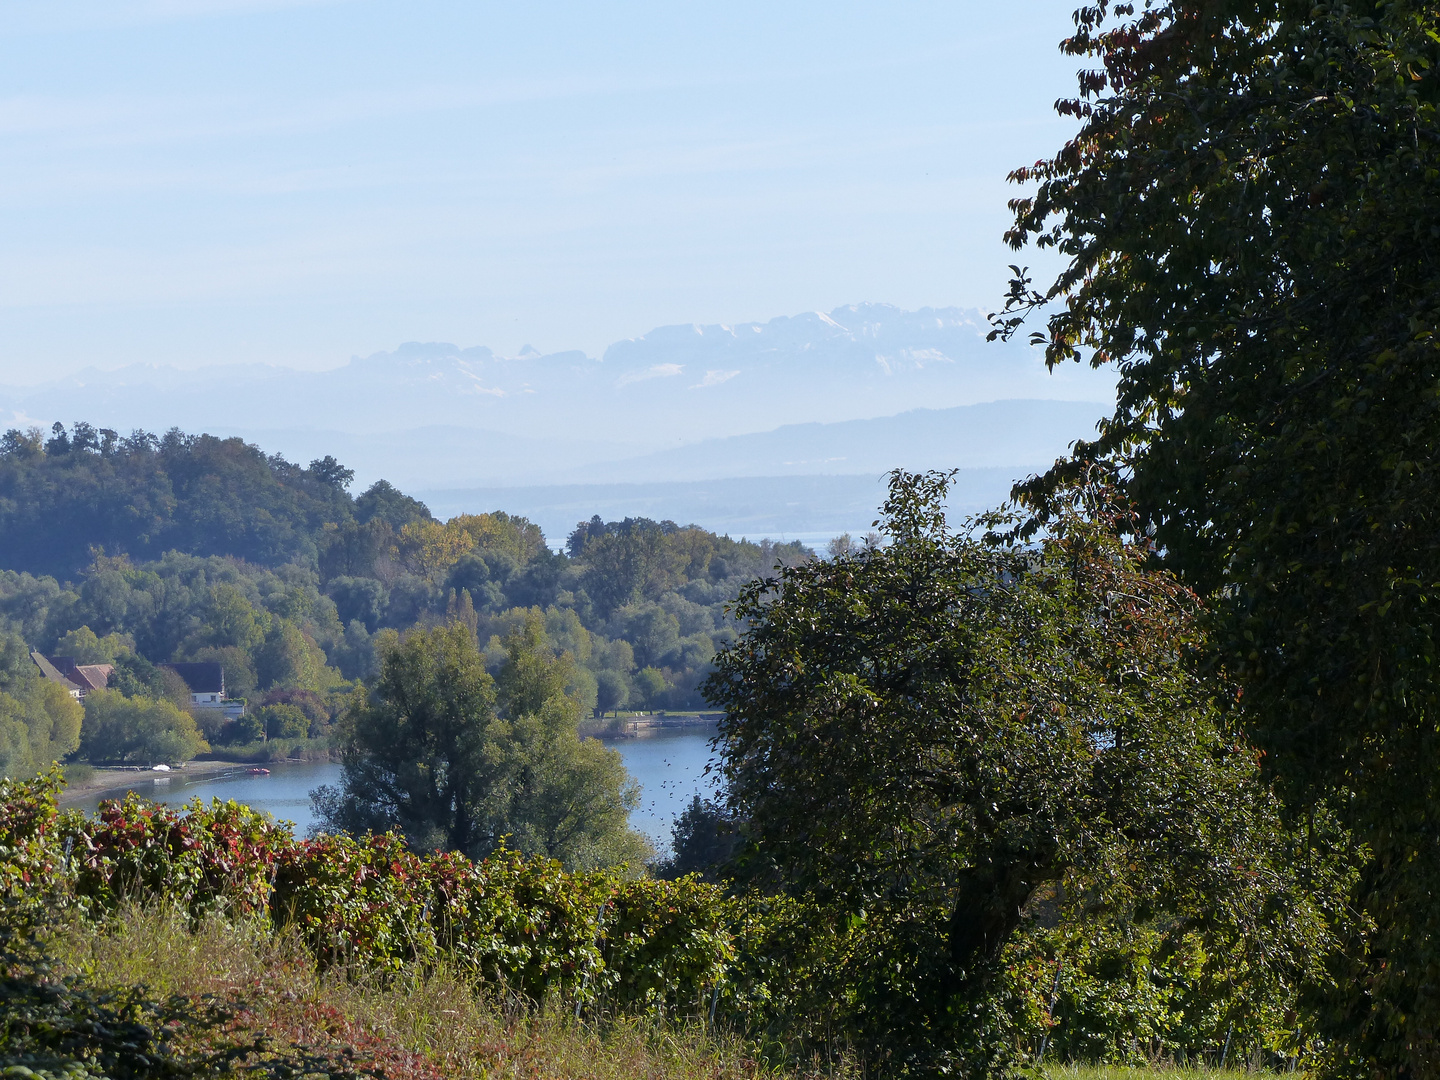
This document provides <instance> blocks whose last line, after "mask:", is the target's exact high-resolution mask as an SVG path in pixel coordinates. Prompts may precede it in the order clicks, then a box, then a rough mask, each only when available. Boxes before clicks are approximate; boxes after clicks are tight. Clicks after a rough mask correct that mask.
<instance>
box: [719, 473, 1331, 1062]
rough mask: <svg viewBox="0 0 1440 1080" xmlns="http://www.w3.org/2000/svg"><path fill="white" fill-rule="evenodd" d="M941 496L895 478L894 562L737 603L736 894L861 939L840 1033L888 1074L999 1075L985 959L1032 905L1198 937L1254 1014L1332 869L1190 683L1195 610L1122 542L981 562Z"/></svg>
mask: <svg viewBox="0 0 1440 1080" xmlns="http://www.w3.org/2000/svg"><path fill="white" fill-rule="evenodd" d="M944 494H945V481H944V478H943V477H937V476H930V477H919V476H905V475H899V476H897V477H896V479H895V480H894V483H893V486H892V489H891V495H890V499H889V501H888V502H887V504H886V508H885V522H884V525H885V531H886V533H887V534H888V535H889V537H890V538H891V540H892V542H891V543H890V544H889V545H887V546H882V547H866V548H864V549H861V550H860V551H858V552H856V553H853V554H848V555H843V556H840V557H837V558H835V559H832V560H828V561H824V562H815V563H811V564H808V565H805V566H801V567H796V568H792V569H788V570H785V571H783V573H782V574H781V576H780V577H779V578H778V579H771V580H766V581H761V582H757V583H755V584H753V585H751V586H750V587H749V588H747V589H746V591H745V592H744V593H742V595H741V599H740V602H739V605H738V610H737V615H738V617H739V618H740V619H741V621H742V624H743V625H745V626H746V629H745V631H744V633H743V635H742V636H741V638H740V640H739V641H738V642H737V643H736V644H735V645H734V646H733V647H731V648H729V649H727V650H726V651H724V652H722V653H721V654H720V656H719V658H718V659H717V662H716V663H717V672H716V674H715V675H714V676H713V677H712V678H711V680H710V682H709V684H708V686H707V692H708V694H709V695H710V697H711V699H712V700H714V701H715V702H716V703H717V704H720V705H723V706H724V707H725V710H726V715H725V719H724V721H723V722H722V725H721V732H722V734H723V736H724V737H725V738H724V742H723V770H724V775H725V778H726V780H727V781H728V797H729V800H730V803H731V808H732V810H733V812H734V814H735V816H736V817H737V818H738V819H739V820H740V821H742V822H743V823H744V825H743V828H744V829H745V831H746V834H747V839H748V841H749V843H750V845H751V848H750V855H749V861H750V863H751V870H750V873H751V876H752V877H755V878H758V879H759V880H760V882H761V883H762V887H766V888H775V889H778V890H780V891H782V892H787V893H789V894H790V895H791V896H793V897H796V898H799V899H801V900H803V901H804V902H806V903H810V904H813V905H815V907H816V909H817V910H818V912H820V914H819V915H818V916H817V919H816V925H817V926H818V925H821V924H824V925H826V926H829V927H830V928H832V932H833V933H835V934H838V935H840V936H848V937H850V938H853V939H854V941H855V944H854V945H852V946H849V947H847V949H846V956H845V959H844V961H843V962H836V963H832V964H829V965H824V966H825V967H826V968H827V970H826V972H825V974H824V975H823V976H822V978H823V979H824V980H825V981H826V986H825V987H824V992H823V993H822V994H820V995H819V996H820V997H822V998H825V999H827V1000H828V1001H831V1002H835V1003H837V1005H836V1008H837V1009H838V1010H839V1016H838V1017H837V1020H836V1023H837V1025H838V1026H839V1027H840V1029H841V1030H842V1031H843V1032H844V1033H845V1034H846V1035H847V1036H848V1037H850V1038H852V1039H854V1040H855V1041H856V1042H857V1043H858V1044H859V1046H860V1048H861V1050H862V1052H863V1053H864V1054H865V1055H866V1057H867V1059H868V1060H870V1061H871V1062H872V1063H873V1064H875V1065H876V1066H878V1067H882V1068H883V1069H885V1070H887V1071H891V1072H903V1071H918V1072H921V1073H927V1074H928V1073H930V1072H935V1073H941V1074H957V1075H982V1074H986V1073H988V1072H990V1071H992V1070H997V1069H1000V1068H1002V1067H1003V1066H1004V1064H1005V1062H1006V1061H1007V1059H1008V1056H1009V1055H1010V1054H1013V1052H1014V1048H1015V1043H1016V1034H1017V1033H1016V1032H1015V1031H1014V1030H1012V1028H1011V1027H1010V1026H1009V1025H1010V1024H1011V1023H1012V1022H1013V1019H1014V1017H1013V1016H1012V1015H1010V1014H1009V1012H1010V1011H1009V1010H1007V1009H1006V1008H1005V1006H1004V1004H1003V1001H1002V998H1003V993H1002V990H1001V985H1000V984H1001V982H1002V981H1003V980H1002V962H1001V961H1002V954H1003V952H1004V950H1005V948H1006V946H1007V944H1010V943H1011V941H1012V939H1013V937H1014V935H1015V933H1016V931H1017V929H1018V928H1019V927H1020V925H1021V922H1022V919H1023V918H1024V917H1025V915H1026V913H1027V911H1029V910H1032V909H1033V906H1034V905H1035V904H1036V903H1038V902H1041V901H1042V899H1043V902H1044V903H1045V904H1048V905H1050V906H1051V908H1052V909H1053V906H1054V905H1055V904H1061V905H1062V906H1064V905H1066V904H1071V903H1073V904H1075V905H1076V906H1077V911H1079V910H1080V909H1083V911H1084V912H1086V913H1089V914H1090V915H1094V914H1096V913H1098V912H1102V911H1112V912H1113V911H1119V910H1122V909H1123V910H1124V911H1126V912H1129V913H1131V915H1132V916H1133V917H1134V918H1137V919H1141V920H1148V921H1152V922H1153V921H1158V922H1159V923H1160V924H1161V925H1163V926H1165V927H1168V928H1169V929H1171V930H1174V931H1175V932H1177V933H1182V934H1183V933H1184V932H1186V931H1187V930H1193V929H1195V928H1197V927H1198V928H1202V929H1203V931H1204V932H1205V933H1206V934H1209V935H1213V936H1212V937H1211V939H1210V941H1209V944H1208V946H1207V947H1208V949H1209V952H1210V955H1211V956H1212V957H1213V958H1214V959H1215V960H1216V961H1217V962H1220V963H1222V964H1224V963H1233V964H1235V965H1236V966H1237V969H1238V968H1239V967H1248V969H1249V970H1250V971H1252V972H1254V973H1257V974H1255V976H1254V980H1253V982H1254V985H1252V986H1251V988H1250V989H1251V990H1253V991H1255V992H1256V994H1258V995H1259V996H1261V997H1263V996H1264V995H1265V993H1266V992H1267V991H1265V990H1262V989H1261V987H1260V984H1262V983H1265V982H1266V980H1275V979H1282V980H1283V978H1284V977H1286V975H1287V974H1288V976H1292V977H1293V976H1294V975H1295V974H1296V973H1298V972H1299V971H1300V970H1302V969H1303V968H1304V967H1305V965H1306V962H1307V961H1306V957H1307V955H1308V953H1307V946H1306V945H1305V942H1307V941H1311V940H1313V938H1314V934H1315V933H1316V923H1315V919H1314V915H1315V913H1314V910H1313V908H1312V903H1314V902H1315V901H1317V900H1318V899H1319V898H1321V897H1323V896H1325V895H1326V894H1327V891H1328V890H1329V889H1330V884H1329V882H1330V876H1329V875H1330V872H1329V870H1327V869H1324V868H1323V865H1324V864H1325V863H1326V860H1324V859H1319V858H1316V859H1307V858H1306V857H1302V856H1301V855H1300V853H1299V851H1298V850H1297V849H1295V848H1293V847H1292V841H1293V838H1291V837H1288V836H1287V835H1285V834H1284V833H1283V832H1282V831H1281V830H1279V829H1278V828H1277V827H1276V825H1277V822H1276V818H1275V815H1274V813H1273V812H1272V810H1271V807H1270V800H1269V797H1268V793H1267V792H1266V791H1265V790H1264V789H1263V787H1261V786H1260V785H1259V784H1258V783H1257V782H1256V769H1255V763H1254V756H1253V751H1251V750H1250V749H1249V748H1248V747H1247V745H1246V744H1245V743H1244V741H1243V740H1241V739H1239V738H1237V737H1236V736H1235V734H1234V733H1233V732H1232V731H1230V730H1228V729H1227V727H1226V723H1225V715H1226V714H1225V710H1224V709H1223V708H1222V703H1221V702H1217V701H1216V700H1215V697H1214V687H1213V684H1211V683H1210V682H1207V681H1206V680H1203V679H1201V678H1198V677H1197V676H1195V675H1194V674H1193V673H1191V672H1190V671H1189V670H1188V669H1187V666H1186V664H1185V660H1186V657H1187V653H1188V652H1189V650H1191V649H1192V648H1194V647H1195V646H1196V645H1197V644H1198V643H1199V631H1198V627H1197V622H1196V617H1197V615H1198V614H1199V607H1198V604H1197V602H1196V598H1195V597H1194V595H1193V594H1192V593H1191V592H1190V591H1189V590H1187V589H1185V588H1184V587H1183V586H1181V585H1180V584H1179V583H1178V582H1176V581H1175V580H1174V579H1173V578H1172V577H1171V576H1170V575H1167V574H1165V573H1159V572H1151V571H1148V570H1146V569H1145V567H1144V565H1143V564H1144V562H1145V561H1146V559H1147V558H1148V556H1149V554H1150V549H1149V547H1148V545H1146V544H1143V543H1142V544H1139V545H1133V544H1132V545H1127V544H1125V543H1123V542H1122V541H1121V540H1120V538H1119V537H1118V536H1117V534H1116V531H1115V528H1114V526H1115V524H1116V523H1115V522H1114V521H1108V522H1100V523H1096V522H1091V521H1087V520H1085V519H1084V518H1082V517H1080V516H1076V515H1068V516H1067V517H1066V519H1065V520H1064V521H1062V522H1060V523H1059V524H1058V526H1057V528H1056V530H1055V531H1053V532H1052V534H1051V535H1050V536H1048V537H1047V538H1046V539H1045V541H1044V542H1043V543H1042V544H1040V545H1038V546H1035V547H1004V546H996V545H990V544H986V543H983V542H981V541H980V540H978V539H976V538H975V536H974V533H973V532H971V531H969V530H961V531H959V532H954V531H951V530H950V529H949V528H948V526H947V525H946V522H945V517H944V513H943V500H944ZM972 524H973V523H972ZM1301 864H1304V867H1305V868H1306V869H1308V870H1311V871H1312V872H1313V876H1312V877H1311V879H1310V880H1308V881H1307V882H1306V884H1305V885H1304V886H1300V885H1299V884H1298V879H1297V878H1296V877H1295V876H1294V873H1293V872H1292V868H1293V870H1299V869H1301ZM1272 989H1273V986H1272ZM1021 1034H1025V1033H1023V1032H1022V1033H1021Z"/></svg>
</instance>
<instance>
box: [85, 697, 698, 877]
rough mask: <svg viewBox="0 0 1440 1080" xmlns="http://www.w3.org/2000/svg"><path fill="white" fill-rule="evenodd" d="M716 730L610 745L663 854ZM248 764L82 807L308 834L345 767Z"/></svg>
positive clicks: (667, 731)
mask: <svg viewBox="0 0 1440 1080" xmlns="http://www.w3.org/2000/svg"><path fill="white" fill-rule="evenodd" d="M714 737H715V727H714V725H706V726H703V727H683V728H654V729H651V730H648V731H646V732H644V733H643V734H641V735H639V736H636V737H634V738H628V739H607V740H606V745H607V746H610V747H613V748H614V749H615V750H618V751H619V752H620V757H621V758H622V759H623V760H624V762H625V768H626V769H628V770H629V771H630V775H631V776H633V777H634V778H635V780H636V781H637V782H638V783H639V784H640V792H641V794H640V805H639V806H637V807H636V808H635V810H634V811H632V812H631V814H630V823H631V824H632V825H633V826H634V827H635V828H637V829H639V830H640V831H641V832H643V833H644V834H645V835H646V836H648V837H649V838H650V841H651V842H652V843H653V844H654V845H655V847H656V849H657V850H658V851H660V852H662V853H663V852H666V851H668V850H669V848H670V828H671V826H672V825H673V824H674V822H675V818H676V817H677V816H679V814H680V812H681V811H682V810H684V809H685V807H686V805H687V804H688V803H689V802H690V799H691V797H692V796H694V795H706V796H710V795H713V794H714V793H715V791H716V788H715V785H714V782H713V779H712V778H708V777H706V776H705V775H704V773H705V765H706V763H707V762H709V761H710V760H711V758H712V757H713V756H714V755H713V752H712V751H711V749H710V740H711V739H713V738H714ZM249 767H250V766H248V765H237V766H236V767H235V770H234V771H233V772H227V773H219V774H211V775H210V776H205V777H197V778H196V779H194V780H186V778H185V776H184V774H183V773H178V772H177V773H171V774H170V775H169V776H165V777H159V778H155V777H154V774H151V773H136V774H135V779H134V781H133V782H132V783H131V784H130V786H129V787H122V788H118V789H115V790H112V791H106V792H102V793H100V794H97V795H94V796H92V797H91V798H89V799H86V800H83V801H81V802H78V803H76V804H75V808H76V809H77V810H83V811H85V812H86V813H87V814H92V813H94V812H95V808H96V807H97V806H99V804H100V801H101V799H118V798H123V797H124V795H125V792H127V791H134V792H135V793H136V794H138V795H142V796H144V797H145V798H147V799H154V800H155V801H156V802H160V803H167V804H169V805H171V806H180V805H183V804H184V803H187V802H189V801H190V800H191V799H193V798H196V797H197V796H198V797H199V798H201V799H203V800H204V801H206V802H209V801H210V800H211V799H212V798H215V799H234V800H235V801H236V802H239V803H246V804H248V805H249V806H252V807H254V808H255V809H256V810H263V811H265V812H266V813H268V814H271V815H273V816H274V817H275V818H277V819H279V820H282V821H289V822H291V823H293V824H294V826H295V832H296V835H299V836H303V835H305V832H306V830H307V829H309V827H310V826H311V825H312V824H313V823H314V821H315V815H314V814H313V813H312V812H311V810H310V792H311V791H312V790H313V789H315V788H317V787H319V786H320V785H321V784H338V783H339V782H340V766H339V765H338V764H336V763H334V762H328V761H327V762H296V763H294V764H274V763H272V764H268V765H267V766H266V768H268V769H269V770H270V775H269V776H250V775H248V774H247V773H246V771H245V770H246V769H248V768H249Z"/></svg>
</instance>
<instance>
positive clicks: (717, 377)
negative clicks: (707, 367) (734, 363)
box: [690, 371, 740, 390]
mask: <svg viewBox="0 0 1440 1080" xmlns="http://www.w3.org/2000/svg"><path fill="white" fill-rule="evenodd" d="M739 374H740V372H738V371H707V372H705V377H704V378H703V379H701V380H700V381H699V382H697V383H696V384H695V385H694V386H692V387H690V389H691V390H699V389H701V388H703V387H706V386H719V385H720V384H721V383H723V382H729V381H730V380H731V379H733V378H734V377H735V376H736V375H739Z"/></svg>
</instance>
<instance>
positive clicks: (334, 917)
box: [0, 771, 732, 1009]
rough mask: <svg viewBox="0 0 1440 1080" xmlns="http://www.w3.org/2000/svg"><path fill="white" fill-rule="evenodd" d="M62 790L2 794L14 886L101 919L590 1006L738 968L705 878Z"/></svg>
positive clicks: (693, 997) (10, 888) (37, 785)
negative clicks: (298, 830)
mask: <svg viewBox="0 0 1440 1080" xmlns="http://www.w3.org/2000/svg"><path fill="white" fill-rule="evenodd" d="M60 783H61V780H60V776H59V773H58V771H52V772H51V773H50V774H49V775H47V776H45V777H40V778H38V779H36V780H34V781H32V782H30V783H13V782H8V781H7V782H3V783H0V889H3V890H4V895H6V896H11V897H15V898H20V899H30V900H32V901H33V902H35V903H40V902H42V900H43V902H44V903H47V904H52V905H53V904H55V903H57V902H59V903H63V904H67V905H70V906H73V907H74V908H75V909H76V910H77V911H78V912H79V913H80V915H81V917H83V918H86V919H89V920H91V921H103V920H104V919H106V918H108V917H109V916H110V915H111V914H112V913H113V912H115V911H117V910H118V909H119V908H120V906H121V905H122V904H123V903H125V902H131V903H136V904H141V905H144V904H147V903H152V902H154V901H156V900H164V901H165V902H167V903H172V904H177V905H179V906H181V907H182V908H183V910H185V911H187V912H188V913H189V914H190V916H191V917H192V918H201V917H204V916H206V915H207V914H210V913H217V912H218V913H221V914H226V915H245V914H252V913H263V914H267V915H268V917H269V918H270V920H271V921H272V923H273V924H274V925H275V926H276V927H277V928H283V927H288V926H293V927H294V928H295V929H296V930H297V931H298V932H299V933H300V935H301V936H302V938H303V939H304V941H305V942H306V944H307V945H308V947H309V949H310V950H311V952H312V953H313V954H314V955H315V956H316V958H317V959H318V960H319V961H320V962H321V963H322V964H325V965H338V966H343V967H346V968H353V969H359V970H374V971H381V972H387V971H388V972H393V971H398V970H399V969H401V968H403V967H405V966H406V965H419V966H421V967H430V966H433V965H435V964H436V963H437V962H439V961H441V960H445V961H447V962H448V963H449V964H451V965H454V966H455V967H456V968H458V969H459V970H461V971H463V972H466V973H469V974H471V975H473V976H477V977H480V978H483V979H485V980H487V981H489V982H491V983H495V984H499V985H500V986H503V987H504V988H506V989H508V990H510V991H513V992H516V993H519V994H522V995H524V996H525V997H527V998H529V999H530V1000H532V1001H536V1002H539V1001H543V1000H544V999H546V998H547V997H550V996H552V995H558V996H559V997H560V998H562V999H563V1000H565V1001H567V1002H572V1003H574V1004H575V1005H576V1006H577V1007H579V1006H605V1007H610V1008H624V1009H634V1008H641V1009H650V1008H656V1007H662V1008H667V1009H668V1008H674V1007H683V1006H684V1005H686V1004H687V1003H694V1002H697V1001H699V1000H700V999H701V998H702V997H703V996H704V995H705V993H706V992H707V991H708V990H711V989H713V988H715V987H718V986H719V985H720V983H721V982H722V981H723V980H724V978H725V977H726V969H727V965H728V963H729V961H730V959H731V956H732V948H731V943H730V934H729V931H728V926H729V923H730V921H731V910H732V904H731V902H730V901H727V900H726V899H725V898H724V896H723V894H722V893H721V891H720V890H719V889H717V888H716V887H714V886H711V885H705V884H703V883H701V882H698V881H695V880H693V879H686V880H682V881H678V882H664V881H627V880H625V879H624V878H622V877H621V876H620V875H619V874H618V873H615V872H609V871H594V872H588V873H567V872H566V871H564V870H563V869H561V867H560V864H559V863H558V862H555V861H554V860H550V859H540V858H528V859H527V858H524V857H522V856H520V855H518V854H516V853H514V852H510V851H505V850H501V851H500V852H498V853H497V854H496V855H494V856H492V857H491V858H489V859H486V860H485V861H483V862H478V863H477V862H472V861H471V860H469V859H467V858H465V857H464V856H462V855H458V854H455V853H446V854H438V855H428V856H420V855H415V854H413V853H411V852H410V851H408V850H407V849H406V847H405V843H404V841H403V840H402V839H401V838H399V837H397V836H394V835H388V834H387V835H383V836H367V837H365V838H363V839H358V840H357V839H354V838H351V837H348V836H322V837H319V838H317V839H314V840H307V841H297V840H295V839H294V838H293V837H292V836H291V835H290V834H289V833H288V832H287V831H286V830H284V829H283V828H281V827H279V826H277V825H276V824H274V823H273V822H272V821H271V820H270V819H269V818H268V817H267V816H265V815H262V814H259V813H256V812H255V811H253V810H251V809H249V808H248V807H245V806H240V805H237V804H236V803H233V802H230V803H222V802H220V801H219V800H218V799H217V800H214V801H212V802H211V804H210V805H209V806H208V807H207V806H204V805H203V804H201V803H200V802H199V800H195V801H194V802H192V803H190V804H189V805H188V806H187V807H185V808H184V809H183V810H173V809H170V808H168V807H164V806H157V805H154V804H152V803H148V802H145V801H144V800H141V799H138V798H136V797H135V796H134V795H131V796H129V797H127V798H126V799H125V801H124V802H106V803H103V804H101V807H100V810H99V812H98V813H97V815H96V816H95V818H93V819H87V818H85V817H84V816H82V815H81V814H79V813H77V812H75V811H66V812H64V813H60V812H59V811H57V810H56V803H55V799H56V794H57V792H58V789H59V786H60ZM57 897H58V898H59V900H58V901H57V899H56V898H57Z"/></svg>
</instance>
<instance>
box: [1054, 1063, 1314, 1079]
mask: <svg viewBox="0 0 1440 1080" xmlns="http://www.w3.org/2000/svg"><path fill="white" fill-rule="evenodd" d="M1044 1074H1045V1078H1046V1080H1255V1078H1256V1077H1257V1076H1260V1075H1266V1074H1260V1073H1251V1072H1243V1071H1239V1070H1235V1069H1225V1070H1223V1071H1222V1070H1220V1069H1207V1068H1193V1067H1182V1066H1170V1067H1165V1066H1158V1067H1151V1068H1143V1069H1136V1068H1128V1067H1126V1066H1121V1065H1047V1066H1046V1067H1045V1069H1044ZM1269 1075H1274V1074H1269ZM1292 1075H1294V1076H1296V1077H1300V1078H1302V1080H1303V1077H1304V1075H1305V1074H1303V1073H1294V1074H1292Z"/></svg>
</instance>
